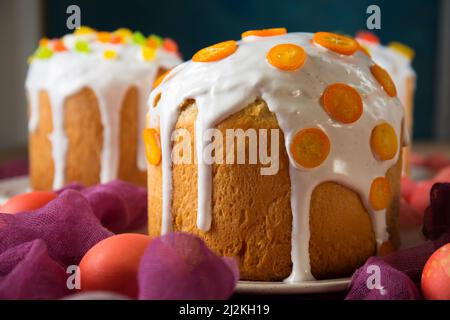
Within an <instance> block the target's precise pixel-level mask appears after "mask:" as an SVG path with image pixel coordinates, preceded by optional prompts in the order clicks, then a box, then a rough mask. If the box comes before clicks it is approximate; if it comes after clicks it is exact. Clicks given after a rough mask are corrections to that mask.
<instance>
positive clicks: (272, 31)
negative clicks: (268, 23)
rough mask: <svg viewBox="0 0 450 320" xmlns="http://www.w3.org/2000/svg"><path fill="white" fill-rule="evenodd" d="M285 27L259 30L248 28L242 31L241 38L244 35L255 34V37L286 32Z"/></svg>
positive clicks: (278, 34) (271, 35)
mask: <svg viewBox="0 0 450 320" xmlns="http://www.w3.org/2000/svg"><path fill="white" fill-rule="evenodd" d="M286 33H287V30H286V28H271V29H260V30H249V31H245V32H244V33H242V36H241V37H242V39H244V38H245V37H250V36H255V37H273V36H280V35H283V34H286Z"/></svg>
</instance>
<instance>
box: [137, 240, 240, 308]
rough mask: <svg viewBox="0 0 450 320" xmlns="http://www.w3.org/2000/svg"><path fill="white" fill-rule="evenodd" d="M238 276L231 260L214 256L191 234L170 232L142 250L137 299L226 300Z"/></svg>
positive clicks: (234, 263) (234, 264)
mask: <svg viewBox="0 0 450 320" xmlns="http://www.w3.org/2000/svg"><path fill="white" fill-rule="evenodd" d="M238 279H239V271H238V267H237V264H236V261H235V260H234V259H230V258H220V257H218V256H216V255H215V254H214V253H213V252H212V251H211V250H210V249H208V247H207V246H206V245H205V243H204V242H203V241H202V240H200V239H199V238H197V237H195V236H192V235H189V234H185V233H171V234H168V235H165V236H163V237H160V238H157V239H154V240H153V241H152V242H151V243H150V245H149V247H148V248H147V250H146V252H145V253H144V256H143V258H142V260H141V265H140V268H139V276H138V280H139V299H145V300H148V299H168V300H179V299H183V300H223V299H228V298H229V297H231V295H232V294H233V290H234V287H235V286H236V283H237V281H238Z"/></svg>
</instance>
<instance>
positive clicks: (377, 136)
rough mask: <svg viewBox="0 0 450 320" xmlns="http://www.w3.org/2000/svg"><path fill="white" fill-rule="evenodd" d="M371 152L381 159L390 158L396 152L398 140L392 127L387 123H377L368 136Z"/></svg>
mask: <svg viewBox="0 0 450 320" xmlns="http://www.w3.org/2000/svg"><path fill="white" fill-rule="evenodd" d="M370 145H371V147H372V152H373V153H374V154H375V155H376V156H377V157H378V158H379V159H380V160H382V161H386V160H391V159H393V158H394V157H395V155H396V154H397V149H398V142H397V134H396V133H395V130H394V128H392V126H391V125H390V124H388V123H382V124H379V125H377V126H376V127H375V128H374V129H373V130H372V135H371V137H370Z"/></svg>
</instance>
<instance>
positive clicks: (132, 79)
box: [25, 34, 181, 189]
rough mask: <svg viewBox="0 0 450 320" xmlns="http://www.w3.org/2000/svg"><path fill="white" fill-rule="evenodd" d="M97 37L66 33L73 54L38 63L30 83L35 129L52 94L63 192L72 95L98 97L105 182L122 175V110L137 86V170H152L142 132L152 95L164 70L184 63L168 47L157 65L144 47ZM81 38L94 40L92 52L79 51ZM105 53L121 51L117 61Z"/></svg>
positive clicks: (54, 153) (58, 184) (53, 138)
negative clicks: (86, 91) (42, 103)
mask: <svg viewBox="0 0 450 320" xmlns="http://www.w3.org/2000/svg"><path fill="white" fill-rule="evenodd" d="M95 39H96V36H95V34H88V35H73V34H70V35H66V36H64V37H63V42H64V44H65V46H66V47H67V48H68V51H64V52H57V53H55V54H53V56H52V57H51V58H49V59H33V61H32V63H31V65H30V68H29V70H28V75H27V79H26V83H25V86H26V89H27V92H28V97H29V102H30V119H29V124H28V127H29V131H30V132H34V131H35V130H36V129H37V126H38V124H39V93H40V92H41V91H43V90H45V91H47V92H48V94H49V97H50V104H51V109H52V119H53V132H52V133H51V134H50V136H49V139H50V141H51V143H52V156H53V162H54V168H55V176H54V182H53V188H54V189H58V188H61V187H62V186H63V185H64V183H65V182H66V181H65V164H66V153H67V149H68V141H67V137H66V134H65V130H64V103H65V100H66V98H67V97H69V96H70V95H73V94H76V93H77V92H79V91H80V90H82V89H83V88H90V89H92V90H93V92H94V93H95V96H96V98H97V101H98V104H99V109H100V114H101V121H102V126H103V149H102V153H101V172H100V181H101V182H102V183H103V182H107V181H111V180H114V179H115V178H116V177H117V173H118V166H119V134H120V132H119V130H120V129H119V128H120V111H121V106H122V102H123V99H124V98H125V94H126V92H127V90H128V89H129V88H130V87H133V86H134V87H136V89H137V90H138V95H139V106H138V108H139V109H138V117H139V125H138V137H136V139H137V140H138V145H137V149H138V150H137V153H138V154H137V166H138V168H139V169H140V170H145V169H146V165H147V162H146V158H145V149H144V146H143V141H142V131H143V130H144V128H145V114H146V101H147V98H148V94H147V93H148V92H149V90H150V88H151V86H152V83H153V82H154V80H155V77H156V76H157V73H158V70H159V68H165V69H169V68H172V67H173V66H175V65H177V64H179V63H180V62H181V60H180V58H179V57H178V56H177V55H176V54H174V53H171V52H168V51H165V50H164V49H163V48H162V47H161V48H159V49H158V51H157V53H156V57H155V59H154V60H152V61H145V60H144V59H143V58H142V54H141V47H140V46H138V45H136V44H133V43H131V42H128V43H126V44H111V43H102V42H98V41H95ZM78 40H85V41H88V42H89V46H90V52H89V53H81V52H77V51H74V46H75V43H76V42H77V41H78ZM105 50H114V51H116V52H117V54H118V57H117V58H116V59H111V60H107V59H105V58H104V57H103V52H104V51H105Z"/></svg>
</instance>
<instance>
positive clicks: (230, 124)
mask: <svg viewBox="0 0 450 320" xmlns="http://www.w3.org/2000/svg"><path fill="white" fill-rule="evenodd" d="M196 115H197V108H196V106H195V103H194V102H193V101H188V102H186V103H185V104H184V105H183V106H182V108H181V112H180V115H179V118H178V121H177V124H176V128H184V129H186V130H188V131H189V133H190V134H191V137H195V135H194V123H195V119H196ZM217 128H218V129H219V130H221V131H222V132H223V133H224V132H225V130H226V129H230V128H234V129H237V128H241V129H243V130H246V129H249V128H254V129H276V128H279V127H278V123H277V120H276V117H275V115H274V114H273V113H271V112H270V111H269V109H268V107H267V105H266V103H265V102H264V101H261V100H258V101H256V102H255V103H252V104H250V105H249V106H248V107H246V108H245V109H243V110H242V111H240V112H238V113H236V114H234V115H232V116H231V117H229V118H228V119H226V120H225V121H223V122H222V123H220V124H219V125H218V126H217ZM280 132H281V130H280ZM192 140H193V139H192ZM268 141H270V139H268ZM176 143H177V142H175V144H176ZM279 145H280V146H284V137H283V135H282V132H281V134H280V144H279ZM269 147H270V145H269ZM191 148H192V150H195V148H194V141H191ZM193 157H194V155H193ZM400 159H401V157H400ZM191 163H193V162H191ZM261 167H262V166H261V165H260V164H257V165H237V164H235V165H227V164H220V165H217V164H215V165H213V171H212V172H213V189H212V190H213V192H212V204H213V205H212V226H211V229H210V231H208V232H206V233H205V232H202V231H200V230H199V229H198V228H197V226H196V217H197V191H196V190H197V166H196V165H195V164H189V165H186V164H175V165H174V166H173V179H172V180H173V199H172V200H173V203H172V221H173V228H174V231H184V232H190V233H193V234H196V235H199V236H200V237H202V238H203V239H204V240H205V241H206V243H207V244H208V245H209V247H210V248H212V249H213V250H214V251H215V252H217V253H218V254H219V255H224V256H234V257H236V258H237V260H238V262H239V267H240V272H241V278H242V279H249V280H263V281H271V280H281V279H284V278H286V277H288V276H289V274H290V272H291V268H292V262H291V229H292V213H291V208H290V180H289V161H288V155H287V153H286V150H285V148H284V147H280V168H279V171H278V173H277V174H276V175H273V176H262V175H261V174H260V168H261ZM400 171H401V160H399V164H397V165H396V166H395V167H394V168H392V169H391V170H390V171H389V173H388V175H387V177H388V179H389V180H391V182H392V183H393V186H394V187H393V190H394V192H395V195H396V196H395V197H394V201H396V200H398V194H399V188H398V186H399V179H400ZM148 182H149V184H148V191H149V192H148V199H149V203H148V204H149V233H150V235H152V236H157V235H159V234H160V229H161V207H162V183H161V182H162V174H161V164H160V165H158V166H149V168H148ZM397 212H398V205H396V204H394V203H393V204H392V205H391V206H390V208H389V210H388V217H389V218H388V222H389V231H390V232H392V234H394V235H396V227H395V226H396V222H395V221H396V215H397ZM310 217H311V218H310V228H311V239H310V256H311V257H310V259H311V268H312V273H313V275H314V276H315V277H316V278H317V279H323V278H333V277H340V276H346V275H349V274H351V273H352V272H353V271H354V270H355V269H356V268H357V267H359V266H360V265H362V264H363V263H364V262H365V260H366V259H367V258H368V257H369V256H371V255H373V254H374V253H375V250H376V243H375V237H374V233H373V230H372V225H371V222H370V217H369V215H368V213H367V211H366V210H365V208H364V206H363V204H362V203H361V200H360V197H359V196H358V195H357V194H356V193H355V192H353V191H352V190H350V189H348V188H346V187H344V186H341V185H339V184H337V183H334V182H326V183H323V184H321V185H319V186H318V187H317V188H316V189H315V190H314V192H313V194H312V198H311V211H310Z"/></svg>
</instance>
